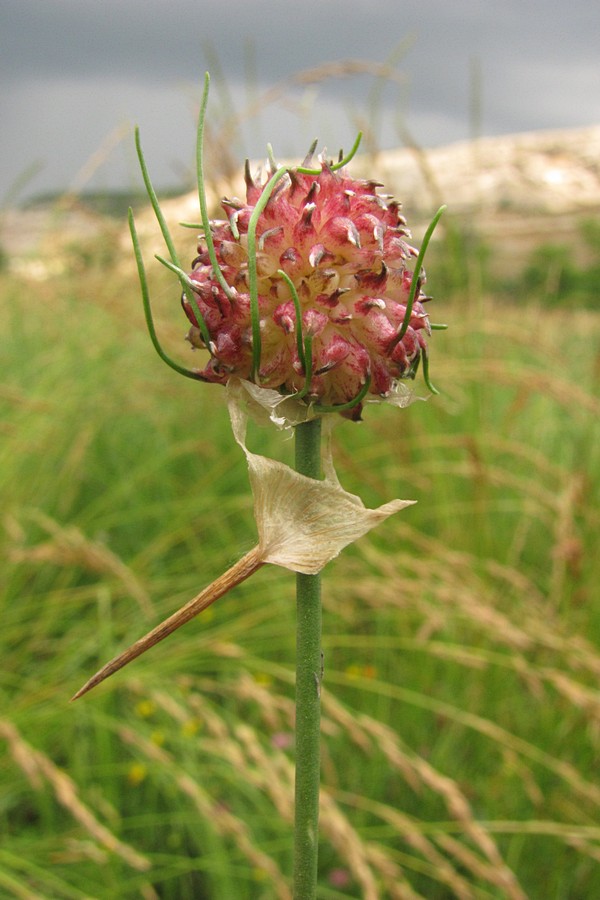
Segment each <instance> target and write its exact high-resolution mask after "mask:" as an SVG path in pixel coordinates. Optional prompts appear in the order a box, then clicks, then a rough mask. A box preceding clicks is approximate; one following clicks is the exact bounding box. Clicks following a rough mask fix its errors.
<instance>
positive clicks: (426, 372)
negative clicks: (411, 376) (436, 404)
mask: <svg viewBox="0 0 600 900" xmlns="http://www.w3.org/2000/svg"><path fill="white" fill-rule="evenodd" d="M421 355H422V357H423V380H424V382H425V384H426V385H427V387H428V388H429V390H430V391H431V393H432V394H439V391H438V389H437V388H436V387H434V385H433V384H432V383H431V380H430V378H429V355H428V353H427V351H426V350H422V351H421Z"/></svg>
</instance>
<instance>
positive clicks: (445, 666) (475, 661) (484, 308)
mask: <svg viewBox="0 0 600 900" xmlns="http://www.w3.org/2000/svg"><path fill="white" fill-rule="evenodd" d="M451 223H452V219H451V217H450V218H449V219H448V221H447V223H445V224H443V225H442V226H441V228H440V235H441V236H440V239H439V240H438V242H437V244H436V246H435V247H434V248H433V250H432V254H431V259H430V260H429V263H428V266H427V270H428V275H429V285H428V287H429V289H430V292H431V293H432V294H433V296H434V297H435V300H434V302H433V303H432V304H431V313H432V317H433V320H434V321H445V322H447V323H448V324H449V325H450V328H449V330H448V331H447V332H436V333H435V334H434V337H433V339H432V341H431V345H430V346H431V378H432V380H433V382H434V383H435V384H436V386H437V387H438V388H439V389H440V391H441V393H440V396H438V397H430V398H429V399H428V400H427V402H415V403H414V404H413V405H412V406H410V407H409V408H408V409H406V410H397V409H393V408H386V407H385V406H369V407H367V410H366V414H365V416H364V422H362V423H360V424H354V423H350V422H347V421H341V420H340V423H339V425H338V426H337V428H336V429H335V431H334V458H335V462H336V466H337V469H338V474H339V476H340V479H341V481H342V483H343V484H344V486H345V487H346V488H348V489H349V490H353V491H354V492H356V493H358V494H359V495H360V496H361V497H362V498H363V500H364V501H365V503H367V505H370V506H375V505H378V504H380V503H383V502H385V501H387V500H389V499H391V498H392V497H403V498H406V499H413V500H417V501H418V502H417V504H416V505H415V506H413V507H411V508H409V509H407V510H405V511H403V512H401V513H399V514H397V515H396V516H394V517H392V518H391V519H389V520H388V521H387V522H385V523H384V524H383V525H382V526H381V527H380V528H379V529H377V530H375V531H374V532H372V533H371V534H369V535H368V536H366V537H365V538H363V539H361V540H360V541H359V542H358V543H356V544H355V545H353V546H352V547H351V548H348V549H347V550H345V551H344V552H343V554H342V555H341V556H340V557H339V558H338V559H337V560H335V561H334V562H333V563H331V564H330V565H329V566H327V568H326V569H325V572H324V604H325V612H324V651H325V679H324V687H323V697H322V702H323V725H322V733H323V774H322V782H323V790H322V809H321V854H320V888H319V897H320V898H322V900H337V898H340V900H341V898H348V897H356V898H367V900H377V898H402V900H404V898H427V900H445V898H455V897H456V898H460V900H471V898H472V900H491V898H509V900H520V898H532V900H548V898H552V900H567V898H568V900H574V898H587V897H594V896H600V824H599V821H600V819H599V807H600V779H599V778H598V770H599V769H598V763H599V759H600V694H599V693H598V678H599V676H600V596H599V592H598V580H599V572H600V569H599V564H598V548H597V534H598V528H599V525H600V514H599V511H598V510H599V504H598V500H599V493H600V490H599V488H600V424H599V423H600V399H599V397H598V384H599V380H600V327H599V318H598V316H599V314H598V312H597V309H596V310H594V309H593V308H580V307H579V306H577V305H576V304H573V303H567V302H565V303H564V304H561V303H560V302H557V298H556V296H553V297H552V302H551V303H550V302H548V303H546V302H545V297H544V293H543V290H542V291H541V293H540V294H539V295H538V296H536V297H533V298H532V297H528V296H527V295H524V293H523V292H518V291H514V292H513V293H512V294H511V293H510V291H500V290H495V289H494V286H493V285H492V286H489V285H485V284H484V280H482V279H481V278H480V277H479V274H480V273H478V270H477V266H478V265H479V263H478V261H477V259H475V260H469V258H465V256H464V255H463V253H462V252H461V254H460V255H457V250H456V247H457V244H456V241H453V240H451V237H452V228H451ZM64 253H65V255H64V256H63V259H66V261H67V264H66V265H64V266H63V268H62V269H61V270H59V271H56V272H54V273H53V272H52V271H50V272H49V274H48V276H47V277H44V278H39V277H38V276H35V277H33V276H32V275H28V274H27V270H26V269H23V271H22V272H21V273H20V274H19V275H18V276H17V274H16V273H14V272H11V271H10V268H6V269H5V271H4V272H3V273H2V274H1V275H0V278H1V282H0V290H1V293H2V309H1V314H0V315H1V319H0V328H1V332H2V336H1V343H2V347H3V350H2V356H3V384H2V387H1V389H0V401H1V404H2V418H1V422H0V429H1V441H0V461H1V464H0V479H1V497H2V501H1V516H2V523H1V524H2V528H1V530H0V541H1V558H2V578H1V581H0V604H1V605H0V608H1V610H2V612H1V627H0V659H1V662H0V692H1V698H2V699H1V706H0V741H1V743H0V746H2V756H1V762H0V895H1V896H2V897H15V898H31V900H33V898H36V900H38V898H39V900H42V898H43V900H46V898H47V900H50V898H51V900H83V898H86V900H88V898H98V900H108V898H110V900H117V898H119V900H130V898H138V897H139V898H143V900H155V898H164V900H192V898H194V900H204V898H205V900H229V898H231V897H237V898H238V900H246V898H248V900H257V898H264V900H270V898H280V900H285V898H290V897H291V894H290V886H289V885H290V870H291V851H292V835H291V830H292V825H291V822H292V784H293V687H294V686H293V673H294V603H293V592H294V579H293V576H292V575H291V574H290V573H288V572H287V571H285V570H282V569H277V568H276V567H265V568H264V569H262V570H261V571H260V572H259V573H257V574H256V575H255V576H254V577H253V578H252V579H251V580H250V581H248V582H247V583H245V584H243V585H241V586H239V587H237V588H236V589H235V590H234V591H233V592H232V593H231V594H230V595H228V596H226V597H225V598H223V599H221V600H220V601H219V602H218V603H217V604H216V605H215V606H214V607H212V608H211V609H210V610H208V611H207V612H205V613H204V614H203V615H201V616H200V617H199V618H198V619H196V620H194V621H193V622H192V623H190V624H188V625H187V626H186V627H185V628H183V629H182V630H180V631H179V632H177V633H176V634H175V635H173V636H172V637H171V638H169V639H168V640H167V641H165V642H164V643H163V644H161V645H160V646H158V647H155V648H154V649H153V650H152V651H151V652H150V653H148V654H146V655H145V656H144V657H142V658H141V659H139V660H137V661H136V662H135V663H133V664H132V665H131V666H130V667H128V668H127V669H125V670H123V671H122V672H120V673H118V674H117V675H116V676H114V677H113V678H112V679H110V680H109V681H108V682H107V683H106V684H105V685H102V686H100V687H99V688H98V689H97V690H96V691H94V692H93V693H91V694H90V695H88V696H86V697H85V698H83V699H82V700H80V701H78V702H77V703H75V704H69V698H70V697H71V696H72V694H73V693H74V692H75V691H76V690H77V689H78V688H79V687H80V686H81V684H82V683H83V682H84V681H85V680H86V679H87V678H88V677H89V676H90V675H91V674H92V673H93V672H94V671H95V670H96V669H97V668H98V667H99V666H100V665H101V664H102V663H103V662H105V661H106V660H107V659H109V658H110V657H111V656H113V655H115V654H116V653H117V652H118V651H119V650H120V649H122V648H124V647H125V646H127V645H128V644H129V643H131V642H133V641H134V640H136V639H137V638H138V637H139V636H141V634H143V633H144V632H145V631H147V630H149V628H150V627H152V626H153V625H154V624H155V623H157V622H158V621H160V620H161V619H162V618H163V617H165V616H166V615H168V614H169V613H170V612H171V611H174V610H175V609H176V608H178V607H179V606H180V605H181V604H182V603H184V602H185V601H187V600H188V599H189V598H190V597H191V596H193V595H194V594H195V593H197V592H198V591H199V590H200V589H201V588H202V587H203V586H204V585H206V584H208V583H209V582H210V581H211V580H212V579H213V578H215V577H217V576H218V575H219V574H220V573H221V572H222V571H223V570H224V569H225V568H226V567H227V566H228V565H229V564H231V563H233V562H234V561H235V560H236V559H237V558H238V557H239V556H240V555H242V554H243V553H244V552H245V551H246V550H248V549H249V548H250V547H251V546H253V544H254V543H255V537H256V535H255V529H254V522H253V516H252V501H251V494H250V489H249V485H248V480H247V472H246V463H245V460H244V458H243V455H242V453H241V452H240V450H239V448H238V447H237V445H236V444H235V442H234V441H233V438H232V435H231V430H230V426H229V420H228V417H227V412H226V408H225V403H224V392H223V391H222V390H221V389H220V388H218V387H213V386H208V385H201V384H198V383H195V382H192V381H189V380H187V379H182V378H179V377H178V376H177V375H176V374H174V373H173V372H172V371H170V370H169V369H167V368H166V367H164V366H163V365H162V364H161V363H160V361H159V360H158V357H157V356H156V355H155V353H154V351H153V349H152V347H151V344H150V341H149V339H148V337H147V334H146V331H145V326H144V321H143V314H142V310H141V303H140V299H139V288H138V284H137V276H136V273H135V266H134V263H133V259H132V256H131V254H130V252H129V250H128V249H127V248H126V246H125V245H124V243H123V241H122V235H121V225H120V226H119V227H118V228H117V229H115V228H114V226H111V228H108V227H107V230H106V233H104V234H102V235H100V236H97V237H96V238H95V239H94V240H93V241H91V242H88V243H86V244H84V243H83V242H82V243H81V244H79V245H73V246H72V247H70V248H69V250H68V252H66V251H64ZM187 255H188V256H189V257H190V258H191V257H192V256H193V246H192V244H191V242H190V250H189V253H188V254H187ZM476 270H477V271H476ZM436 272H437V273H438V275H437V277H436ZM151 283H152V291H153V295H154V297H155V300H156V309H157V325H158V328H159V330H160V333H161V335H163V336H164V340H165V342H166V343H167V344H168V346H169V347H170V348H171V352H172V353H173V354H177V355H178V358H180V359H182V360H183V361H187V360H188V355H189V352H190V351H189V348H188V347H187V345H186V344H184V342H183V335H184V333H185V330H186V324H185V322H184V319H183V316H182V314H181V312H180V310H179V291H178V286H177V284H176V283H175V282H174V281H172V280H171V279H170V277H169V275H168V273H165V272H163V271H161V270H160V267H159V266H158V265H155V266H153V267H152V269H151ZM482 284H484V286H483V287H482ZM434 307H435V308H434ZM415 389H416V391H417V393H418V394H419V395H421V396H425V395H427V390H426V388H425V386H424V385H423V384H422V380H421V379H420V378H419V377H418V378H417V381H416V383H415ZM251 445H252V447H253V449H258V450H259V451H261V452H265V453H267V454H268V455H272V456H274V457H277V458H282V459H284V460H286V461H289V458H290V456H291V447H292V442H291V441H290V439H289V436H288V435H286V434H285V433H277V432H275V431H273V432H267V431H266V430H260V429H258V428H256V429H255V431H253V432H252V435H251Z"/></svg>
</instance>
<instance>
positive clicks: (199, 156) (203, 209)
mask: <svg viewBox="0 0 600 900" xmlns="http://www.w3.org/2000/svg"><path fill="white" fill-rule="evenodd" d="M209 86H210V75H209V74H208V72H205V74H204V91H203V93H202V101H201V103H200V113H199V116H198V132H197V139H196V175H197V179H198V200H199V202H200V216H201V218H202V226H203V228H204V240H205V241H206V248H207V250H208V256H209V259H210V264H211V266H212V270H213V274H214V276H215V278H216V279H217V281H218V282H219V284H220V285H221V287H222V288H223V290H224V291H225V294H226V295H227V297H229V299H230V300H232V299H233V292H232V290H231V287H230V286H229V285H228V284H227V282H226V280H225V276H224V275H223V272H222V271H221V267H220V266H219V261H218V259H217V253H216V250H215V244H214V241H213V239H212V231H211V228H210V219H209V216H208V205H207V202H206V190H205V187H204V122H205V119H206V106H207V104H208V89H209Z"/></svg>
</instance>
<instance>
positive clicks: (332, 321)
mask: <svg viewBox="0 0 600 900" xmlns="http://www.w3.org/2000/svg"><path fill="white" fill-rule="evenodd" d="M311 155H312V154H311ZM311 155H309V157H307V159H306V160H305V161H304V163H303V165H302V166H300V167H298V168H296V169H287V170H285V172H283V171H282V170H279V172H278V173H277V174H276V173H275V172H274V170H272V169H271V170H270V171H269V172H268V173H267V178H266V179H265V180H264V181H262V182H260V181H255V180H254V178H253V177H252V176H251V174H250V171H249V168H248V165H247V166H246V179H245V180H246V200H245V202H243V201H241V200H238V199H236V198H234V199H231V200H224V201H223V203H222V206H223V209H224V210H225V213H226V219H225V220H222V221H214V222H211V223H210V238H209V242H208V243H207V240H206V235H204V237H203V238H202V239H201V240H200V244H199V247H198V256H197V257H196V259H195V260H194V262H193V270H192V272H191V274H190V281H189V282H188V286H189V288H191V290H189V289H188V290H187V291H186V293H184V295H183V300H182V302H183V307H184V310H185V312H186V315H187V317H188V319H189V321H190V323H191V326H192V327H191V329H190V331H189V334H188V340H189V341H190V343H191V344H192V346H193V347H194V348H200V347H202V348H206V349H208V351H209V352H210V360H209V361H208V363H207V365H206V366H205V367H204V368H203V369H202V370H201V371H198V373H197V376H198V377H199V378H201V379H203V380H205V381H209V382H215V383H219V384H226V383H227V381H228V380H229V378H230V377H232V376H235V377H239V378H241V379H245V380H248V381H253V382H255V383H256V384H258V385H260V386H262V387H265V388H274V389H276V390H278V391H280V392H281V393H282V394H293V395H297V396H298V397H299V399H302V400H303V401H304V402H305V403H314V404H316V406H317V408H327V409H330V408H331V407H338V406H343V407H344V409H343V414H344V415H347V416H349V417H351V418H354V419H358V418H360V413H361V409H362V403H363V400H364V398H365V396H366V395H367V393H369V394H371V395H376V396H377V397H380V398H386V397H389V396H391V395H392V394H393V392H394V391H395V389H396V387H397V385H398V382H399V380H400V379H404V378H410V377H414V374H415V372H416V369H417V367H418V364H419V361H420V359H421V356H422V355H423V354H424V353H426V349H427V345H426V343H425V335H428V334H430V325H429V319H428V316H427V313H426V312H425V308H424V306H423V304H424V302H425V301H426V300H427V299H428V298H427V297H426V296H424V294H423V293H422V290H421V286H422V283H423V282H424V280H425V279H424V275H423V274H422V273H421V275H420V276H419V280H418V282H417V284H416V285H415V286H414V288H413V292H412V293H413V296H412V297H411V298H410V303H409V294H410V292H411V283H412V278H413V275H412V273H411V271H410V270H409V269H408V268H407V261H408V260H410V259H411V258H416V257H417V251H416V250H415V249H414V248H413V247H412V246H411V245H410V244H409V243H408V241H409V240H410V233H409V231H408V229H407V225H406V220H405V219H404V217H403V216H402V215H401V213H400V204H399V203H398V202H396V201H395V200H393V199H391V198H390V197H389V196H385V195H382V194H380V193H378V188H379V187H380V185H379V184H377V183H376V182H374V181H363V180H357V179H353V178H351V177H350V176H349V175H348V174H346V171H345V169H343V168H341V169H338V168H337V166H334V165H333V164H332V163H330V162H327V161H326V159H325V158H324V156H320V157H319V166H318V168H317V170H312V172H311V170H310V169H308V166H309V163H310V160H311ZM309 173H310V174H309ZM277 175H279V176H280V177H279V178H277ZM265 201H266V202H265ZM210 239H212V245H213V246H212V248H211V247H210ZM211 250H212V251H213V260H212V261H211V252H210V251H211ZM215 261H216V263H217V266H215V265H214V262H215ZM218 269H220V272H218ZM415 277H416V276H415ZM354 401H355V402H354Z"/></svg>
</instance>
